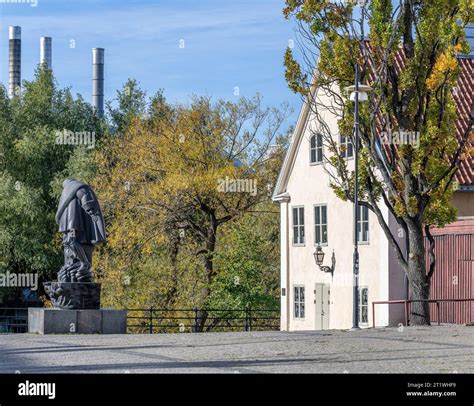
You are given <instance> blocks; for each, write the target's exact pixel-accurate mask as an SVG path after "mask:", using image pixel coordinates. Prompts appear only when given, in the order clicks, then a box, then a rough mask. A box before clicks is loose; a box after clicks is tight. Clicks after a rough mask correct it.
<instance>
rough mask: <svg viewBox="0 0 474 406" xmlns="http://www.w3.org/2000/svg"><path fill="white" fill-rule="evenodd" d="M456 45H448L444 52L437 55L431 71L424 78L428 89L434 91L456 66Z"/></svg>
mask: <svg viewBox="0 0 474 406" xmlns="http://www.w3.org/2000/svg"><path fill="white" fill-rule="evenodd" d="M458 49H459V47H458V45H456V46H455V47H453V46H450V47H449V48H448V49H447V50H446V51H445V52H443V53H442V54H440V55H439V57H438V59H437V60H436V62H435V65H434V67H433V72H432V73H431V75H430V76H429V77H428V79H427V80H426V86H427V87H428V89H429V90H431V91H435V90H436V89H437V88H438V87H439V86H441V85H442V83H443V82H444V81H445V80H446V78H447V77H448V76H449V75H450V74H451V73H453V72H455V71H456V69H457V68H458V66H459V64H458V60H457V58H456V54H457V52H458Z"/></svg>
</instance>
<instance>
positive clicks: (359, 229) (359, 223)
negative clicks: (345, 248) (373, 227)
mask: <svg viewBox="0 0 474 406" xmlns="http://www.w3.org/2000/svg"><path fill="white" fill-rule="evenodd" d="M364 210H366V211H367V220H364V219H363V216H362V215H363V212H364ZM364 226H366V228H367V239H366V240H363V239H362V236H363V233H362V231H363V227H364ZM357 242H358V243H359V244H370V212H369V209H368V207H367V206H362V205H359V215H358V216H357Z"/></svg>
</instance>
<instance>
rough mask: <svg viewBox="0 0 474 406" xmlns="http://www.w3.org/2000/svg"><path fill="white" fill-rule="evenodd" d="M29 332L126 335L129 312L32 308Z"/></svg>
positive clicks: (29, 314) (29, 310)
mask: <svg viewBox="0 0 474 406" xmlns="http://www.w3.org/2000/svg"><path fill="white" fill-rule="evenodd" d="M28 332H29V333H38V334H126V333H127V311H126V310H113V309H98V310H62V309H44V308H34V307H30V308H29V309H28Z"/></svg>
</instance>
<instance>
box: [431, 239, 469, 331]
mask: <svg viewBox="0 0 474 406" xmlns="http://www.w3.org/2000/svg"><path fill="white" fill-rule="evenodd" d="M434 238H435V241H436V248H435V255H436V270H435V272H434V274H433V277H432V279H431V291H430V299H469V298H474V234H447V235H435V236H434ZM426 246H428V244H426ZM430 306H431V309H430V310H431V320H432V321H433V322H437V321H438V313H437V306H436V304H431V305H430ZM439 318H440V320H439V321H441V322H442V323H456V324H464V323H473V322H474V302H461V303H441V304H440V317H439Z"/></svg>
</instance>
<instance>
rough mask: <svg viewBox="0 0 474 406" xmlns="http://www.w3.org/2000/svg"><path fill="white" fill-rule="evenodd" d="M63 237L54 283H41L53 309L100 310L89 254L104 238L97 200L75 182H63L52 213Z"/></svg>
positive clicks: (81, 183) (91, 191)
mask: <svg viewBox="0 0 474 406" xmlns="http://www.w3.org/2000/svg"><path fill="white" fill-rule="evenodd" d="M56 223H57V224H58V225H59V232H61V233H62V234H63V245H64V265H63V267H62V268H61V269H60V270H59V273H58V282H49V283H46V284H45V290H46V293H47V294H48V295H49V296H50V298H51V301H52V303H53V305H54V306H55V307H58V308H62V309H91V308H99V307H100V284H98V283H93V275H92V253H93V251H94V246H95V245H96V244H99V243H102V242H104V241H105V239H106V232H105V223H104V217H103V215H102V211H101V209H100V205H99V201H98V199H97V196H96V195H95V193H94V191H93V190H92V188H91V187H90V186H89V185H87V184H86V183H83V182H80V181H78V180H76V179H66V180H65V181H64V182H63V191H62V194H61V198H60V200H59V206H58V211H57V213H56Z"/></svg>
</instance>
